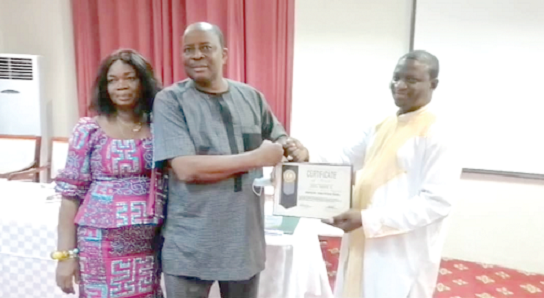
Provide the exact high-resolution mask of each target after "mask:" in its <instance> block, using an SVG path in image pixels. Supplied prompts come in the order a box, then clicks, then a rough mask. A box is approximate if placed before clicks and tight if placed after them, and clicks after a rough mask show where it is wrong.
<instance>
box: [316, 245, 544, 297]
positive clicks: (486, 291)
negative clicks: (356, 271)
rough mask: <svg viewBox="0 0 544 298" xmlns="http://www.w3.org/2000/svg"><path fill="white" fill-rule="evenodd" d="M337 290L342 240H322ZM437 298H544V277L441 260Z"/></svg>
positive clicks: (328, 266) (332, 284) (332, 281)
mask: <svg viewBox="0 0 544 298" xmlns="http://www.w3.org/2000/svg"><path fill="white" fill-rule="evenodd" d="M320 241H321V248H322V251H323V256H324V259H325V262H326V264H327V270H328V273H329V281H330V283H331V286H332V287H333V288H334V282H335V280H336V268H337V266H338V253H339V249H338V248H339V247H340V239H339V238H336V237H320ZM440 267H441V268H440V275H439V276H438V283H437V286H436V293H435V295H434V298H544V275H539V274H534V273H528V272H520V271H516V270H513V269H507V268H502V267H499V266H493V265H487V264H478V263H473V262H466V261H459V260H449V259H444V260H442V264H441V266H440Z"/></svg>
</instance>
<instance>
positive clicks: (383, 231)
mask: <svg viewBox="0 0 544 298" xmlns="http://www.w3.org/2000/svg"><path fill="white" fill-rule="evenodd" d="M361 222H362V224H363V230H364V232H365V237H366V238H379V237H385V236H392V235H398V234H402V233H404V231H402V230H399V229H398V228H395V227H390V226H388V225H386V224H385V219H384V216H383V214H382V213H381V212H380V211H379V210H376V209H370V210H369V209H365V210H362V211H361Z"/></svg>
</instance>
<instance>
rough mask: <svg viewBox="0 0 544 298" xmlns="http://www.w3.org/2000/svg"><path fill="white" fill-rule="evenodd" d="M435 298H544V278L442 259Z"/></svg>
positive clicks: (511, 270) (496, 267)
mask: <svg viewBox="0 0 544 298" xmlns="http://www.w3.org/2000/svg"><path fill="white" fill-rule="evenodd" d="M440 267H441V268H440V275H439V277H438V283H437V286H436V293H435V295H434V297H435V298H465V297H466V298H469V297H470V298H472V297H476V298H503V297H504V298H537V297H538V298H544V275H538V274H534V273H528V272H520V271H516V270H513V269H507V268H502V267H499V266H493V265H487V264H478V263H472V262H465V261H459V260H448V259H444V260H442V264H441V266H440Z"/></svg>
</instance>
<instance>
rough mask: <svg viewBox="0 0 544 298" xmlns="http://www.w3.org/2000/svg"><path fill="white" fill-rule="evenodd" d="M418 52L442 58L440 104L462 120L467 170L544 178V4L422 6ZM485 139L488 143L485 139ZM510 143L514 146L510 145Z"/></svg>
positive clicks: (446, 1) (482, 1)
mask: <svg viewBox="0 0 544 298" xmlns="http://www.w3.org/2000/svg"><path fill="white" fill-rule="evenodd" d="M417 8H418V9H417V22H416V30H415V47H416V48H419V47H423V48H425V49H427V50H429V51H431V52H432V53H434V54H436V55H437V56H438V57H439V58H440V64H441V65H440V67H441V69H442V72H441V74H440V78H441V81H440V85H439V87H438V89H437V92H436V94H435V95H434V97H435V98H434V101H435V103H436V104H437V105H439V106H441V108H443V110H445V111H448V112H449V113H450V114H455V115H463V119H462V120H460V121H457V124H456V126H457V128H456V131H457V132H458V133H459V135H463V138H464V139H465V140H466V141H467V143H470V144H472V146H470V148H469V150H467V151H466V152H464V154H463V166H464V167H466V168H476V169H487V170H498V171H511V172H526V173H540V174H544V158H542V152H544V142H541V138H535V137H534V136H538V135H542V131H541V128H542V127H544V117H542V116H541V114H542V113H541V111H542V110H543V109H544V102H543V100H542V87H541V86H542V77H541V75H540V74H537V73H536V72H535V71H536V70H537V69H538V70H540V69H544V59H542V53H543V52H544V17H543V16H544V1H542V0H516V1H511V0H477V1H451V0H420V1H418V2H417ZM482 136H485V137H482ZM505 136H508V137H507V138H508V141H507V142H505Z"/></svg>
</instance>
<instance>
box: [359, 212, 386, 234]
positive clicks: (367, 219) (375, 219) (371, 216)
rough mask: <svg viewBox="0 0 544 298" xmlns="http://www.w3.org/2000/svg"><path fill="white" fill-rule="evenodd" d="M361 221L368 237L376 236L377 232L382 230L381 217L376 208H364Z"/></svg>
mask: <svg viewBox="0 0 544 298" xmlns="http://www.w3.org/2000/svg"><path fill="white" fill-rule="evenodd" d="M361 222H362V224H363V231H364V232H365V237H366V238H373V237H375V235H376V233H377V232H378V231H379V230H380V227H381V223H380V218H379V215H378V214H377V212H376V211H375V210H368V209H365V210H362V211H361Z"/></svg>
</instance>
